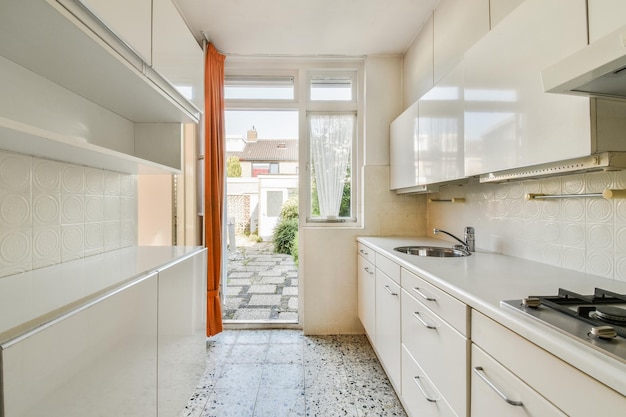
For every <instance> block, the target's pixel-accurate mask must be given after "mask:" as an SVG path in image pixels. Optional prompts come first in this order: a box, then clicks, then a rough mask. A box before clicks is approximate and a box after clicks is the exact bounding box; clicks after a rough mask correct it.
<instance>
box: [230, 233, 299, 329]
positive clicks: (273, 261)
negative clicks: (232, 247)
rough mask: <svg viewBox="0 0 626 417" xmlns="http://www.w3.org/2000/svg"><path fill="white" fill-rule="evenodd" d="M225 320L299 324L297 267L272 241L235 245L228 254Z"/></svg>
mask: <svg viewBox="0 0 626 417" xmlns="http://www.w3.org/2000/svg"><path fill="white" fill-rule="evenodd" d="M227 271H228V272H227V279H226V290H225V294H226V297H225V300H224V308H223V315H224V320H238V321H247V322H250V321H261V322H290V323H297V322H298V267H297V266H296V264H295V262H294V261H293V257H292V256H291V255H284V254H281V253H274V246H273V244H272V242H260V243H254V244H252V245H250V246H247V245H244V246H239V245H238V246H237V251H236V252H234V253H230V254H229V257H228V264H227Z"/></svg>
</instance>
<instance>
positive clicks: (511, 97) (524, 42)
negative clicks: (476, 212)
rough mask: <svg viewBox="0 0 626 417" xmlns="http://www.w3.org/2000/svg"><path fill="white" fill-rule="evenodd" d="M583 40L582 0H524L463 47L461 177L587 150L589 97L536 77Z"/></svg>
mask: <svg viewBox="0 0 626 417" xmlns="http://www.w3.org/2000/svg"><path fill="white" fill-rule="evenodd" d="M586 43H587V33H586V7H585V1H584V0H574V1H572V0H553V1H549V2H545V1H543V0H526V1H524V2H523V3H522V4H520V5H519V6H518V7H517V8H515V9H514V10H513V11H512V12H511V13H510V14H509V15H508V16H507V17H506V20H505V21H503V22H502V23H501V24H499V25H497V26H495V27H494V28H493V29H492V30H491V31H490V32H489V33H488V34H487V35H485V36H484V37H483V38H482V39H481V40H480V41H479V42H477V43H476V44H475V45H474V46H473V47H472V48H470V49H469V50H468V51H467V53H466V54H465V80H464V82H465V97H464V99H465V103H464V108H465V174H466V175H467V176H471V175H477V174H484V173H491V172H494V171H498V170H505V169H510V168H517V167H524V166H529V165H535V164H541V163H546V162H553V161H559V160H564V159H568V158H576V157H580V156H587V155H589V154H590V150H591V149H590V139H589V135H590V120H589V99H587V98H583V97H568V96H562V95H558V94H546V93H545V92H544V88H543V83H542V80H541V71H542V70H544V69H545V68H547V67H549V66H550V65H552V64H554V63H556V62H559V61H560V60H561V59H563V58H565V57H566V56H568V55H570V54H572V53H573V52H575V51H577V50H578V49H580V48H582V47H583V46H584V45H585V44H586Z"/></svg>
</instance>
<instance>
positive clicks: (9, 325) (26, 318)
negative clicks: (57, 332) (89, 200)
mask: <svg viewBox="0 0 626 417" xmlns="http://www.w3.org/2000/svg"><path fill="white" fill-rule="evenodd" d="M202 250H204V248H202V247H199V246H133V247H129V248H124V249H119V250H115V251H111V252H105V253H102V254H99V255H94V256H89V257H86V258H82V259H77V260H75V261H71V262H65V263H61V264H58V265H54V266H50V267H46V268H41V269H36V270H33V271H28V272H24V273H21V274H16V275H10V276H6V277H2V278H0V345H2V344H3V343H5V342H7V341H9V340H11V339H14V338H16V337H19V336H20V335H23V334H24V333H26V332H28V331H30V330H33V329H35V328H37V327H39V326H41V325H43V324H45V323H47V322H50V321H51V320H54V319H55V318H58V317H60V316H63V315H65V314H67V313H69V312H71V311H72V310H74V309H76V308H78V307H79V306H81V305H84V304H87V303H89V302H90V301H92V300H94V299H96V298H98V297H99V296H101V295H103V294H105V293H107V292H109V291H114V290H115V289H116V288H119V287H122V286H123V285H127V284H129V283H131V282H133V281H135V280H140V279H141V278H142V277H144V276H146V275H148V274H150V273H153V272H154V271H157V270H159V269H161V268H162V267H164V266H166V265H168V264H170V263H173V262H176V261H179V260H182V259H184V258H187V257H189V256H192V255H194V254H196V253H198V252H200V251H202Z"/></svg>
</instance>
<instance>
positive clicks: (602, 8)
mask: <svg viewBox="0 0 626 417" xmlns="http://www.w3.org/2000/svg"><path fill="white" fill-rule="evenodd" d="M587 8H588V13H589V42H590V43H591V42H594V41H596V40H598V39H600V38H602V37H603V36H606V35H608V34H609V33H611V32H613V31H614V30H617V29H619V28H620V27H622V26H624V25H626V2H625V1H623V0H587Z"/></svg>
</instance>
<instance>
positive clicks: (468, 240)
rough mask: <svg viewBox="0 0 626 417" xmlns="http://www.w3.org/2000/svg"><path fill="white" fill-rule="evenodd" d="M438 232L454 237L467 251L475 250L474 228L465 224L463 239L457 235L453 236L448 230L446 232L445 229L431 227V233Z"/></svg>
mask: <svg viewBox="0 0 626 417" xmlns="http://www.w3.org/2000/svg"><path fill="white" fill-rule="evenodd" d="M439 233H444V234H446V235H448V236H450V237H451V238H453V239H456V240H457V241H459V242H460V243H461V245H463V249H465V250H466V251H468V252H474V251H476V244H475V239H474V228H473V227H470V226H467V227H466V228H465V241H463V240H461V239H459V238H458V237H456V236H454V235H453V234H452V233H450V232H446V231H445V230H441V229H437V228H435V229H433V234H435V235H436V234H439Z"/></svg>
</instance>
